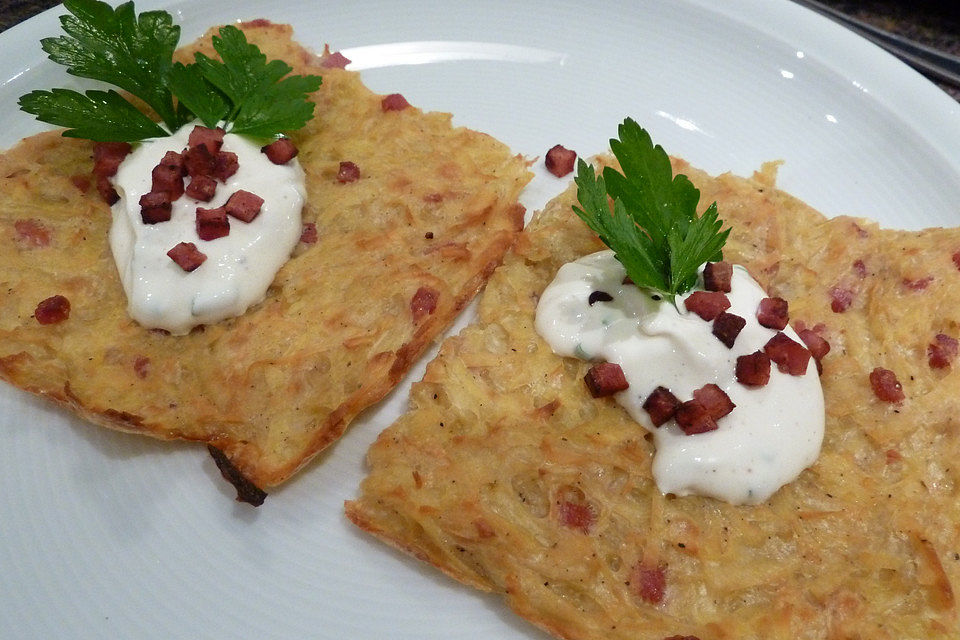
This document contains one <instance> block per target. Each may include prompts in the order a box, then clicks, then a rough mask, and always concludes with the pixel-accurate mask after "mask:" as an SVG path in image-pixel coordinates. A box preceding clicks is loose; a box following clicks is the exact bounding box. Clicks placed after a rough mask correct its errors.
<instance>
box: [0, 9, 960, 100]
mask: <svg viewBox="0 0 960 640" xmlns="http://www.w3.org/2000/svg"><path fill="white" fill-rule="evenodd" d="M109 1H110V2H111V4H116V3H117V0H109ZM197 1H202V0H197ZM821 2H823V4H826V5H829V6H831V7H833V8H835V9H839V10H840V11H843V12H844V13H846V14H848V15H851V16H853V17H855V18H858V19H860V20H863V21H865V22H869V23H871V24H873V25H876V26H878V27H881V28H883V29H887V30H888V31H892V32H894V33H897V34H900V35H903V36H906V37H908V38H911V39H913V40H915V41H917V42H919V43H922V44H925V45H927V46H930V47H933V48H935V49H939V50H941V51H946V52H948V53H952V54H953V55H957V56H960V1H958V0H941V1H936V0H911V1H900V0H862V1H860V2H854V1H849V0H821ZM57 4H59V3H58V2H53V1H51V0H0V31H4V30H5V29H8V28H10V27H12V26H13V25H15V24H17V23H19V22H22V21H23V20H26V19H27V18H29V17H31V16H33V15H36V14H38V13H40V12H41V11H43V10H45V9H49V8H50V7H53V6H56V5H57ZM265 11H269V9H265ZM50 35H56V34H52V33H51V34H50ZM938 84H939V86H940V87H941V88H942V89H943V90H944V91H946V92H947V93H949V94H950V95H951V96H953V98H954V99H956V100H960V87H952V86H949V85H946V84H942V83H938Z"/></svg>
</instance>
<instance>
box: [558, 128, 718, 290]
mask: <svg viewBox="0 0 960 640" xmlns="http://www.w3.org/2000/svg"><path fill="white" fill-rule="evenodd" d="M617 133H618V134H619V136H620V137H619V139H615V140H611V141H610V149H611V150H612V151H613V155H614V156H616V158H617V161H618V162H619V163H620V168H621V170H622V171H623V173H620V172H618V171H617V170H616V169H614V168H612V167H605V168H604V170H603V173H602V176H597V175H596V172H595V171H594V169H593V167H591V166H590V165H589V164H588V163H586V162H584V161H583V160H579V161H578V165H577V176H576V178H575V182H576V184H577V197H578V199H579V204H580V207H576V206H574V208H573V210H574V212H575V213H576V214H577V215H578V216H579V217H580V218H581V219H582V220H583V221H584V222H585V223H586V224H587V226H588V227H590V229H592V230H593V231H594V232H595V233H596V234H597V235H598V236H600V239H601V240H602V241H603V243H604V244H606V245H607V246H608V247H610V248H611V249H613V250H614V252H615V253H616V255H617V259H618V260H619V261H620V262H621V263H622V264H623V266H624V268H625V269H626V270H627V275H628V276H629V277H630V279H631V280H633V282H634V283H635V284H636V285H637V286H640V287H646V288H649V289H654V290H656V291H658V292H660V293H661V294H662V295H663V296H665V297H666V298H668V299H670V300H674V299H675V298H676V296H677V295H679V294H682V293H685V292H686V291H689V290H690V289H692V288H693V287H694V286H695V285H696V282H697V269H698V268H699V267H700V265H702V264H703V263H704V262H708V261H717V260H721V259H722V258H723V254H722V248H723V245H724V243H725V242H726V240H727V236H728V235H729V234H730V229H729V228H728V229H726V230H723V231H721V227H722V226H723V221H722V220H720V219H718V213H717V204H716V203H715V202H714V203H713V204H711V205H710V206H709V207H708V208H707V210H706V211H704V212H703V214H702V215H700V216H698V215H697V205H698V203H699V201H700V191H699V190H698V189H697V188H696V187H694V186H693V183H692V182H690V180H689V179H688V178H687V177H686V176H684V175H682V174H678V175H677V176H674V175H673V170H672V168H671V166H670V158H669V157H668V156H667V154H666V152H665V151H664V150H663V147H661V146H660V145H656V146H654V145H653V141H652V140H651V139H650V134H648V133H647V132H646V130H644V129H643V128H642V127H641V126H640V125H639V124H637V123H636V122H635V121H634V120H632V119H630V118H627V119H626V120H624V122H623V124H621V125H620V127H619V129H618V132H617ZM610 199H612V200H613V211H612V212H611V209H610V203H609V200H610Z"/></svg>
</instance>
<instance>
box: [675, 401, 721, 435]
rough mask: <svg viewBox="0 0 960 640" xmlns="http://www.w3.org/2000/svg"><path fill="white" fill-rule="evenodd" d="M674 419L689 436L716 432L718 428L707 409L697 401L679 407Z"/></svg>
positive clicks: (687, 402)
mask: <svg viewBox="0 0 960 640" xmlns="http://www.w3.org/2000/svg"><path fill="white" fill-rule="evenodd" d="M673 419H674V420H676V421H677V426H679V427H680V429H682V430H683V432H684V433H685V434H687V435H688V436H692V435H696V434H698V433H706V432H707V431H714V430H716V428H717V421H716V420H714V419H713V416H711V415H710V412H709V411H708V410H707V408H706V407H705V406H703V404H702V403H701V402H700V401H699V400H696V399H693V400H687V401H686V402H684V403H682V404H681V405H680V406H679V407H677V412H676V414H674V416H673Z"/></svg>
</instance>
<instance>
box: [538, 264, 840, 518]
mask: <svg viewBox="0 0 960 640" xmlns="http://www.w3.org/2000/svg"><path fill="white" fill-rule="evenodd" d="M625 276H626V272H625V270H624V268H623V266H622V265H621V264H620V262H619V261H617V259H616V258H615V257H614V253H613V252H612V251H601V252H599V253H595V254H592V255H589V256H586V257H584V258H581V259H579V260H577V261H575V262H571V263H569V264H566V265H564V266H563V267H561V268H560V270H559V271H558V273H557V275H556V277H555V279H554V280H553V282H552V283H551V284H550V285H549V286H548V287H547V288H546V290H545V291H544V292H543V295H542V296H541V298H540V302H539V305H538V307H537V315H536V329H537V332H538V333H539V334H540V335H541V336H542V337H543V338H544V340H546V341H547V343H548V344H549V345H550V346H551V348H552V349H553V351H554V352H555V353H557V354H559V355H563V356H572V357H577V358H581V359H585V360H599V361H607V362H613V363H616V364H619V365H620V367H621V368H622V369H623V372H624V374H625V376H626V379H627V382H628V383H629V385H630V386H629V388H628V389H626V390H625V391H621V392H619V393H617V394H616V395H615V398H616V400H617V402H618V403H620V404H621V405H622V406H623V407H624V408H625V409H626V410H627V412H628V413H629V414H630V416H631V417H632V418H633V419H634V420H636V421H637V422H638V423H640V424H641V425H643V427H645V428H646V429H647V430H648V431H650V432H651V433H652V434H653V437H654V443H655V445H656V454H655V455H654V459H653V476H654V479H655V481H656V483H657V486H658V487H659V489H660V491H662V492H664V493H673V494H676V495H680V496H683V495H691V494H693V495H702V496H710V497H714V498H718V499H720V500H724V501H727V502H731V503H734V504H757V503H760V502H763V501H765V500H767V499H768V498H769V497H770V496H772V495H773V494H774V493H775V492H776V491H777V490H778V489H779V488H780V487H782V486H783V485H785V484H786V483H788V482H791V481H793V480H794V479H796V478H797V476H799V475H800V472H801V471H803V470H804V469H805V468H806V467H808V466H810V465H811V464H813V462H814V461H815V460H816V458H817V456H818V455H819V452H820V445H821V443H822V441H823V431H824V405H823V391H822V389H821V387H820V380H819V376H818V375H817V369H816V362H815V361H814V360H813V359H811V360H810V362H809V364H808V369H807V373H806V374H805V375H801V376H792V375H789V374H786V373H782V372H780V371H779V370H777V367H776V365H774V366H773V367H772V368H771V372H770V381H769V383H768V384H767V385H765V386H762V387H747V386H745V385H743V384H741V383H739V382H738V381H737V379H736V376H735V367H736V360H737V357H738V356H741V355H746V354H750V353H753V352H754V351H757V350H758V349H762V348H763V345H764V344H765V343H766V342H767V341H768V340H769V339H770V338H771V337H773V335H774V334H775V333H776V331H774V330H772V329H768V328H765V327H762V326H761V325H760V324H759V323H758V322H757V318H756V311H757V308H758V305H759V304H760V301H761V300H762V299H763V298H765V297H766V293H764V291H763V289H762V288H761V287H760V285H758V284H757V283H756V281H754V280H753V278H751V277H750V275H749V274H748V273H747V272H746V270H745V269H743V268H742V267H739V266H735V267H734V270H733V279H732V286H731V292H730V293H729V294H727V297H728V298H729V300H730V303H731V308H730V309H728V311H729V312H730V313H734V314H736V315H739V316H741V317H742V318H744V319H745V320H746V321H747V324H746V326H745V327H744V328H743V330H742V331H741V332H740V335H739V336H738V337H737V339H736V342H735V344H734V346H733V348H732V349H729V348H727V347H726V346H725V345H724V344H723V343H722V342H720V340H718V339H717V337H716V336H714V335H713V334H712V333H711V323H709V322H705V321H704V320H702V319H701V318H700V317H698V316H697V315H695V314H694V313H691V312H688V311H687V310H686V309H685V307H684V305H683V299H684V297H683V296H680V297H678V299H677V306H676V307H675V306H674V305H673V304H672V303H670V302H668V301H664V300H658V299H655V298H654V296H653V294H652V293H651V292H650V291H647V290H643V289H640V288H638V287H636V286H634V285H633V284H623V280H624V277H625ZM595 291H603V292H605V293H607V294H609V296H610V297H612V300H606V298H607V296H594V301H593V304H592V305H591V304H590V302H589V300H590V294H591V293H593V292H595ZM784 333H786V334H787V335H788V336H790V337H791V338H793V339H794V340H796V341H797V342H800V340H799V338H798V336H797V334H796V333H795V332H794V331H793V330H792V329H791V328H789V327H787V328H786V329H784ZM707 383H714V384H716V385H718V386H719V387H720V388H721V389H723V391H725V392H726V393H727V395H728V396H729V397H730V399H731V400H732V401H733V403H734V404H735V405H736V408H735V409H734V410H733V412H732V413H730V414H729V415H727V416H724V417H723V418H721V419H720V420H718V422H717V424H718V428H717V429H716V430H715V431H710V432H707V433H699V434H695V435H686V434H684V433H683V431H682V430H681V429H680V427H678V426H677V424H676V423H675V422H674V421H673V420H670V421H668V422H667V423H665V424H663V425H662V426H661V427H659V428H657V427H654V426H653V423H652V422H651V421H650V417H649V415H648V414H647V412H646V411H645V410H644V408H643V402H644V400H646V398H647V397H648V396H649V395H650V393H651V392H652V391H653V390H654V389H655V388H656V387H658V386H664V387H667V388H668V389H670V391H672V392H673V394H674V395H676V396H677V397H678V398H679V399H681V400H685V399H689V398H691V397H692V394H693V391H694V390H696V389H698V388H700V387H702V386H703V385H705V384H707Z"/></svg>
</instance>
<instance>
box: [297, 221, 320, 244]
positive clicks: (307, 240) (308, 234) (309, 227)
mask: <svg viewBox="0 0 960 640" xmlns="http://www.w3.org/2000/svg"><path fill="white" fill-rule="evenodd" d="M317 240H318V235H317V225H316V224H315V223H313V222H305V223H303V231H301V232H300V242H302V243H304V244H314V243H315V242H316V241H317Z"/></svg>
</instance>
